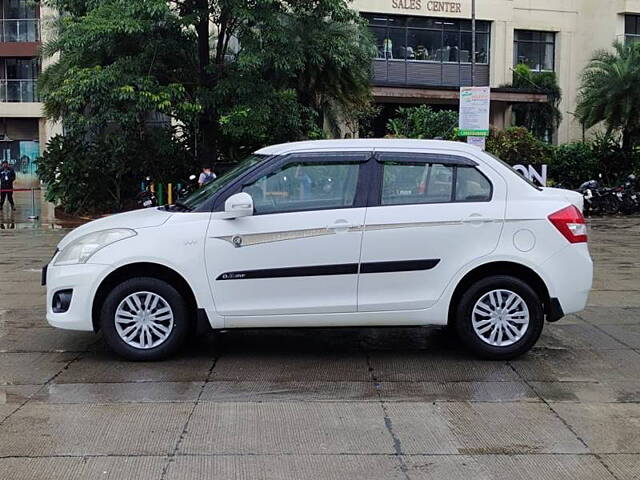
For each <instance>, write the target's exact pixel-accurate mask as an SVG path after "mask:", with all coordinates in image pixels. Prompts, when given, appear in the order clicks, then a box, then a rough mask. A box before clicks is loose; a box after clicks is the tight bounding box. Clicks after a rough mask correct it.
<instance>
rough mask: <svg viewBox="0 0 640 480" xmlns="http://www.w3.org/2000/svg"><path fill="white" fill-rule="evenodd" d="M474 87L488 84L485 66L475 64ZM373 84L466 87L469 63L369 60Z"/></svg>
mask: <svg viewBox="0 0 640 480" xmlns="http://www.w3.org/2000/svg"><path fill="white" fill-rule="evenodd" d="M473 83H475V85H476V86H488V85H489V65H488V64H481V63H479V64H476V70H475V82H473ZM373 84H374V85H398V86H416V87H429V86H434V87H435V86H438V87H466V86H470V85H471V84H472V82H471V64H470V63H453V62H429V61H417V60H406V61H405V60H393V59H379V58H376V59H374V60H373Z"/></svg>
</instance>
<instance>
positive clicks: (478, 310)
mask: <svg viewBox="0 0 640 480" xmlns="http://www.w3.org/2000/svg"><path fill="white" fill-rule="evenodd" d="M471 317H472V318H471V320H472V323H473V330H474V331H475V333H476V335H478V337H480V339H481V340H482V341H483V342H485V343H488V344H489V345H492V346H494V347H508V346H510V345H513V344H514V343H516V342H518V341H519V340H520V339H521V338H522V337H523V336H524V334H525V333H526V331H527V329H528V328H529V309H528V307H527V304H526V303H525V301H524V300H523V299H522V297H521V296H520V295H518V294H517V293H515V292H512V291H510V290H502V289H501V290H491V291H490V292H487V293H485V294H484V295H483V296H482V297H480V299H479V300H478V301H477V302H476V304H475V305H474V307H473V310H472V313H471Z"/></svg>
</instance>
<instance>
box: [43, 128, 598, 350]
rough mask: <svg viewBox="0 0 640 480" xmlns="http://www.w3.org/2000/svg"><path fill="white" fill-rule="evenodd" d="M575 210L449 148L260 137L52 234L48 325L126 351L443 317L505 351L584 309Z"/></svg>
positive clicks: (562, 197) (582, 231)
mask: <svg viewBox="0 0 640 480" xmlns="http://www.w3.org/2000/svg"><path fill="white" fill-rule="evenodd" d="M581 208H582V197H581V196H580V195H578V194H576V193H574V192H570V191H566V190H557V189H550V188H539V187H536V186H535V185H533V184H531V183H530V182H529V181H528V180H525V179H524V178H523V177H521V176H520V175H519V174H517V173H516V172H515V171H514V170H512V169H511V168H510V167H509V166H507V165H506V164H504V163H503V162H501V161H500V160H498V159H496V158H494V157H492V156H490V155H489V154H487V153H484V152H482V151H480V150H479V149H477V148H476V147H472V146H468V145H466V144H463V143H455V142H441V141H425V140H333V141H313V142H299V143H289V144H284V145H276V146H272V147H268V148H264V149H262V150H259V151H258V152H256V153H255V154H254V155H251V156H250V157H249V158H247V159H246V160H245V161H243V162H241V163H240V164H238V166H237V167H236V168H234V169H233V170H231V171H229V172H228V173H226V174H225V175H222V176H221V177H219V178H218V179H217V180H215V181H214V182H212V183H210V184H208V185H206V186H205V187H204V188H202V189H200V190H198V191H197V192H195V193H194V194H192V195H191V196H189V197H187V198H186V199H184V200H182V202H178V203H176V204H175V205H171V206H168V207H159V208H151V209H145V210H138V211H133V212H128V213H123V214H119V215H113V216H111V217H108V218H103V219H100V220H96V221H93V222H91V223H88V224H86V225H83V226H81V227H79V228H77V229H76V230H74V231H72V232H71V233H69V234H68V235H67V236H66V237H65V238H64V239H63V240H62V241H61V242H60V244H59V245H58V248H57V250H56V253H55V255H54V257H53V258H52V259H51V262H50V263H49V265H48V266H47V267H45V269H44V271H43V282H44V283H46V285H47V320H48V322H49V323H50V324H51V325H53V326H54V327H59V328H65V329H72V330H87V331H95V332H97V331H98V330H102V332H103V335H104V338H105V340H106V342H107V343H108V344H109V346H110V347H111V348H112V349H113V350H114V351H115V352H117V353H118V354H120V355H122V356H124V357H127V358H129V359H132V360H154V359H160V358H163V357H167V356H168V355H170V354H173V353H174V352H176V350H178V348H179V347H181V346H182V345H183V344H184V343H185V341H186V339H187V337H188V334H189V332H190V331H195V330H198V329H201V328H202V327H203V326H206V327H207V328H211V329H230V328H254V327H261V328H262V327H343V326H350V327H354V326H408V325H414V326H418V325H448V326H450V327H451V328H452V330H454V331H456V332H457V333H458V335H459V338H460V340H461V341H462V342H463V343H464V344H465V345H466V346H467V347H469V348H470V349H472V350H473V351H474V352H476V353H477V354H478V355H480V356H482V357H485V358H491V359H508V358H513V357H515V356H518V355H520V354H522V353H524V352H526V351H528V350H529V349H530V348H531V347H532V346H533V345H534V344H535V342H536V341H537V339H538V337H539V336H540V333H541V332H542V327H543V324H544V321H545V319H546V320H547V321H550V322H552V321H556V320H558V319H559V318H561V317H562V316H563V315H565V314H568V313H572V312H577V311H579V310H582V309H583V308H584V307H585V304H586V302H587V297H588V294H589V290H590V289H591V282H592V274H593V265H592V262H591V258H590V256H589V250H588V247H587V232H586V225H585V221H584V218H583V216H582V213H581Z"/></svg>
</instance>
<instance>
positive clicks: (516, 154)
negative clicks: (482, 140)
mask: <svg viewBox="0 0 640 480" xmlns="http://www.w3.org/2000/svg"><path fill="white" fill-rule="evenodd" d="M487 151H488V152H490V153H492V154H493V155H495V156H496V157H498V158H499V159H501V160H503V161H505V162H507V163H508V164H509V165H518V164H520V165H539V164H543V163H548V162H549V159H550V158H551V156H552V153H553V147H551V146H550V145H547V144H546V143H544V142H542V141H540V140H538V139H537V138H536V137H534V136H533V135H532V134H531V132H529V131H528V130H527V129H526V128H523V127H512V128H507V129H506V130H491V133H490V135H489V138H488V139H487Z"/></svg>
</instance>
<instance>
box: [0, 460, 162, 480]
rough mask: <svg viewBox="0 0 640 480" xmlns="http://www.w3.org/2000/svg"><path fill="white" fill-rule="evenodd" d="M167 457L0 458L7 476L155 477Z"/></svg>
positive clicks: (53, 479)
mask: <svg viewBox="0 0 640 480" xmlns="http://www.w3.org/2000/svg"><path fill="white" fill-rule="evenodd" d="M166 463H167V457H76V458H73V457H62V458H0V471H1V472H3V477H4V478H6V479H11V480H86V479H88V478H92V479H99V480H123V479H135V480H152V479H153V480H157V479H158V478H160V477H161V474H162V468H163V467H164V465H165V464H166Z"/></svg>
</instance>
